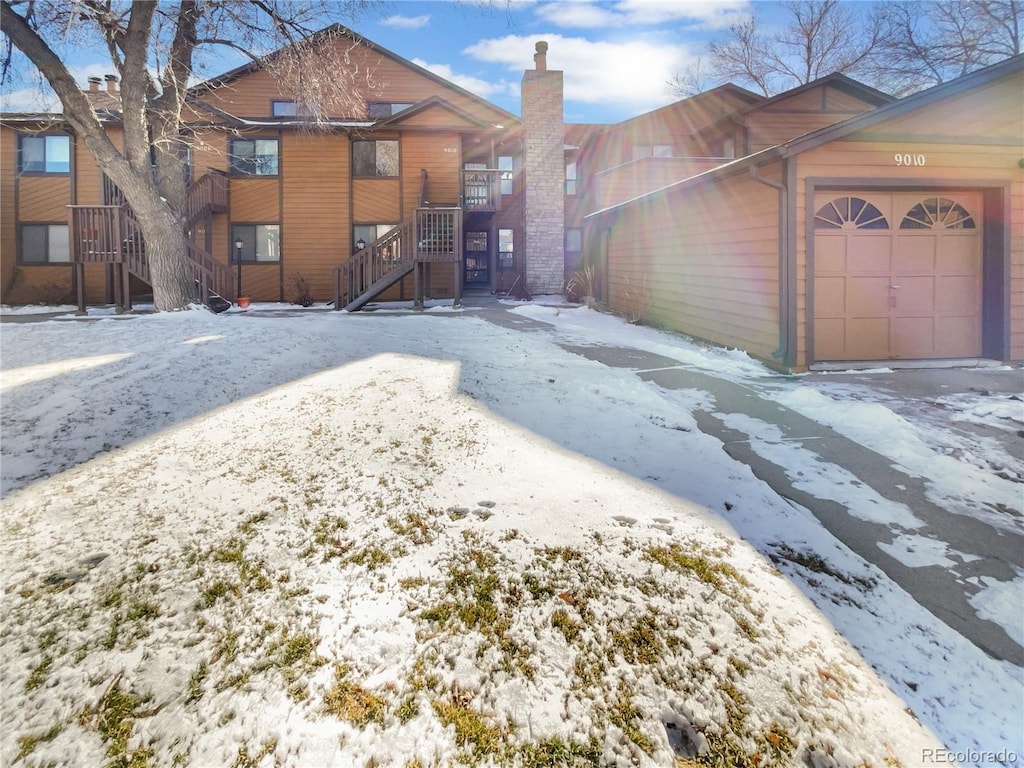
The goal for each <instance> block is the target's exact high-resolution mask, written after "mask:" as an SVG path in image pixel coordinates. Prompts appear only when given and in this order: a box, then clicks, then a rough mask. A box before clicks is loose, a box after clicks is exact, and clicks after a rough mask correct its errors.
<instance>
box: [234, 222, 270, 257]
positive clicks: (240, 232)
mask: <svg viewBox="0 0 1024 768" xmlns="http://www.w3.org/2000/svg"><path fill="white" fill-rule="evenodd" d="M239 240H241V241H242V262H243V263H244V262H247V261H250V262H251V261H280V260H281V227H280V225H278V224H235V225H234V226H232V227H231V262H232V263H238V258H237V257H238V253H237V251H236V249H235V243H236V242H238V241H239Z"/></svg>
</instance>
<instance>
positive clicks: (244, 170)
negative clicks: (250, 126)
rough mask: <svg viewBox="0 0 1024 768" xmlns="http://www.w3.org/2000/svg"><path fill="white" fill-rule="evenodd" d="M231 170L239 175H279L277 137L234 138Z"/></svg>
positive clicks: (231, 149)
mask: <svg viewBox="0 0 1024 768" xmlns="http://www.w3.org/2000/svg"><path fill="white" fill-rule="evenodd" d="M230 153H231V172H232V173H235V174H237V175H239V176H277V158H278V143H277V139H232V140H231V146H230Z"/></svg>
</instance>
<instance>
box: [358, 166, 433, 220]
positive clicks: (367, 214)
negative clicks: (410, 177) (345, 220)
mask: <svg viewBox="0 0 1024 768" xmlns="http://www.w3.org/2000/svg"><path fill="white" fill-rule="evenodd" d="M401 187H402V185H401V183H400V182H399V180H398V179H355V180H353V182H352V221H353V222H354V223H356V224H384V223H391V224H398V223H399V222H401V221H402V213H403V212H402V200H401V197H400V190H401ZM416 188H417V189H419V178H418V177H417V179H416ZM410 215H411V214H410ZM406 218H408V217H406Z"/></svg>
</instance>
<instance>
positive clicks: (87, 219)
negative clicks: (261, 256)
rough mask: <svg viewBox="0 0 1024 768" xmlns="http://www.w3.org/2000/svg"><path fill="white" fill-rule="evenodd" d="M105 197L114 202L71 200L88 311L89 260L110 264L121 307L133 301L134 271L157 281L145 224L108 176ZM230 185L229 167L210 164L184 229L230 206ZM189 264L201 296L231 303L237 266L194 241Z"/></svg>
mask: <svg viewBox="0 0 1024 768" xmlns="http://www.w3.org/2000/svg"><path fill="white" fill-rule="evenodd" d="M103 181H104V190H103V192H104V199H105V200H107V201H108V203H109V204H108V205H69V206H68V227H69V230H68V231H69V233H70V239H71V261H72V263H73V264H74V265H75V274H76V284H77V290H78V310H79V312H82V313H84V312H85V265H86V264H106V265H108V268H110V269H111V270H112V272H113V281H112V282H113V295H114V296H113V297H114V305H115V307H116V308H117V311H118V312H124V311H128V310H130V309H131V307H132V299H131V290H130V280H131V277H132V276H133V275H134V276H135V277H137V278H138V279H139V280H142V281H143V282H145V283H149V284H152V279H151V277H150V273H149V264H148V263H147V261H146V247H145V239H144V238H143V235H142V228H141V227H140V226H139V221H138V219H137V218H136V217H135V212H134V211H132V209H131V208H130V207H129V205H128V203H127V201H126V200H125V198H124V194H123V193H122V192H121V190H120V189H118V188H117V186H116V185H114V184H113V183H112V182H110V181H109V179H107V178H106V177H104V180H103ZM227 196H228V185H227V176H226V174H224V173H223V172H220V171H214V170H212V169H211V170H210V171H209V172H207V173H206V174H204V175H203V176H202V177H200V178H199V179H197V180H196V182H195V183H194V184H192V186H191V187H190V188H189V193H188V198H187V199H186V201H185V206H184V211H183V213H184V216H185V218H184V224H183V226H184V229H185V230H186V231H188V230H191V229H192V228H193V227H194V226H195V225H196V224H198V223H199V222H200V221H203V220H206V221H209V219H210V218H211V217H212V216H213V214H214V213H221V212H224V211H226V210H227ZM188 259H189V268H190V269H191V272H192V277H193V279H194V280H195V281H196V284H197V285H198V286H199V295H200V299H201V301H202V302H203V304H205V305H206V306H208V307H210V308H211V309H214V310H215V311H220V310H222V309H225V308H226V307H227V306H230V304H231V301H230V297H232V296H234V295H235V290H234V277H233V276H232V273H231V270H230V269H229V268H228V267H227V266H226V265H224V264H222V263H220V262H219V261H217V260H216V259H215V258H213V256H211V255H210V254H209V253H207V252H206V251H205V250H203V249H202V248H200V247H199V246H198V245H196V244H195V243H193V242H192V241H191V240H190V241H189V242H188Z"/></svg>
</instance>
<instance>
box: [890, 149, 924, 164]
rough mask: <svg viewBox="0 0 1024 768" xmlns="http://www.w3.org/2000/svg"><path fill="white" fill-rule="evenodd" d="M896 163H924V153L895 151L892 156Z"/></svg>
mask: <svg viewBox="0 0 1024 768" xmlns="http://www.w3.org/2000/svg"><path fill="white" fill-rule="evenodd" d="M892 157H893V160H895V161H896V165H918V166H920V165H924V155H910V154H900V153H899V152H897V153H896V154H895V155H893V156H892Z"/></svg>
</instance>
